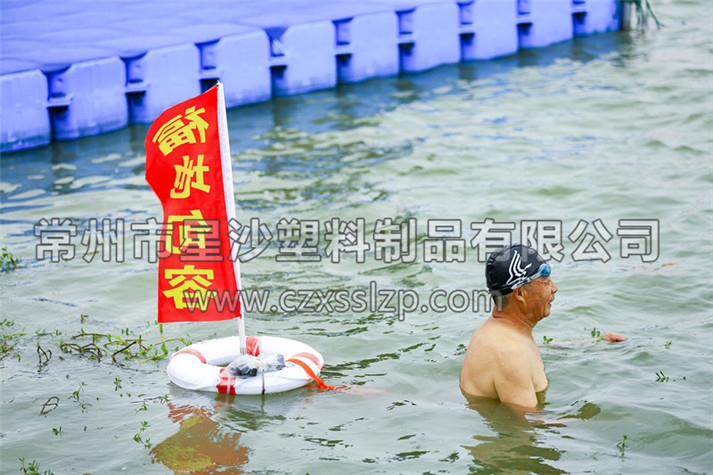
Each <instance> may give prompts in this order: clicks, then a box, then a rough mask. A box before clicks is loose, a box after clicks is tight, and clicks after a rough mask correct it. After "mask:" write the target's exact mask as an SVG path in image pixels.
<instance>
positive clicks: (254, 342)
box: [245, 336, 260, 356]
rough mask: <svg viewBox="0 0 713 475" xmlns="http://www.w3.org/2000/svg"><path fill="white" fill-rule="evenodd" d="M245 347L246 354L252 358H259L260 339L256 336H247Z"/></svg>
mask: <svg viewBox="0 0 713 475" xmlns="http://www.w3.org/2000/svg"><path fill="white" fill-rule="evenodd" d="M245 346H247V350H248V354H249V355H253V356H260V339H259V338H258V337H256V336H249V337H247V338H246V339H245Z"/></svg>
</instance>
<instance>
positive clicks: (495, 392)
mask: <svg viewBox="0 0 713 475" xmlns="http://www.w3.org/2000/svg"><path fill="white" fill-rule="evenodd" d="M546 388H547V376H545V366H544V364H543V363H542V358H541V357H540V351H539V350H538V348H537V345H536V344H535V341H534V339H533V338H532V334H531V333H530V334H526V333H525V332H523V331H521V330H519V329H518V328H516V327H515V326H514V325H512V324H511V323H510V321H509V320H506V319H501V318H494V317H492V316H491V317H489V318H488V319H487V320H485V321H484V322H483V323H482V324H481V325H480V326H479V327H478V330H477V331H476V332H475V334H474V335H473V338H472V339H471V340H470V344H469V345H468V350H467V351H466V354H465V360H464V362H463V370H462V371H461V390H462V391H463V392H464V393H465V394H466V395H467V396H480V397H487V398H495V399H500V400H501V401H502V402H507V403H511V404H517V405H519V406H524V407H535V406H537V395H536V393H538V392H541V391H544V390H545V389H546Z"/></svg>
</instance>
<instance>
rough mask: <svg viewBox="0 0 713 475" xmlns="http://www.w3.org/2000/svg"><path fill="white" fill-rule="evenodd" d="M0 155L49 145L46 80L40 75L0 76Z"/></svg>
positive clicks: (33, 72)
mask: <svg viewBox="0 0 713 475" xmlns="http://www.w3.org/2000/svg"><path fill="white" fill-rule="evenodd" d="M0 110H2V119H1V120H0V152H9V151H12V150H21V149H24V148H30V147H39V146H40V145H46V144H48V143H50V140H51V136H52V134H51V131H50V118H49V113H48V112H47V78H46V77H45V75H44V74H42V72H41V71H39V70H37V69H35V70H33V71H24V72H19V73H13V74H5V75H3V76H0Z"/></svg>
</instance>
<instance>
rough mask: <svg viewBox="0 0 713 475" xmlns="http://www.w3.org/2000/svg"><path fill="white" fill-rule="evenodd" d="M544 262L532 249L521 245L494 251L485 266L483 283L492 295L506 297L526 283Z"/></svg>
mask: <svg viewBox="0 0 713 475" xmlns="http://www.w3.org/2000/svg"><path fill="white" fill-rule="evenodd" d="M544 263H545V261H544V259H542V257H540V255H539V254H537V251H535V250H534V249H532V248H530V247H527V246H524V245H522V244H513V245H511V246H505V247H501V248H500V249H496V250H495V251H493V253H492V254H490V257H488V261H487V262H486V264H485V281H486V282H487V284H488V290H489V291H490V293H491V294H492V295H496V296H500V295H507V294H509V293H510V292H512V291H513V288H515V287H519V286H520V285H523V284H524V283H526V282H528V279H527V278H528V277H530V276H533V275H535V274H537V273H538V272H539V269H540V266H541V265H542V264H544Z"/></svg>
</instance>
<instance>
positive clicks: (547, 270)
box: [510, 262, 552, 290]
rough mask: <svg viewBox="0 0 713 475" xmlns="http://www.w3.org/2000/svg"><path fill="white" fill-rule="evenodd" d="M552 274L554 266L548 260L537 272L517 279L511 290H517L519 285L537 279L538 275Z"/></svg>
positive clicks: (547, 275) (546, 275)
mask: <svg viewBox="0 0 713 475" xmlns="http://www.w3.org/2000/svg"><path fill="white" fill-rule="evenodd" d="M550 274H552V267H550V265H549V264H548V263H546V262H543V263H542V265H541V266H540V268H539V269H537V272H535V273H534V274H532V275H529V276H527V277H523V278H521V279H518V280H516V281H515V282H513V283H512V285H511V286H510V289H511V290H515V289H516V288H518V287H521V286H523V285H525V284H528V283H530V282H532V281H533V280H535V279H537V278H538V277H549V276H550Z"/></svg>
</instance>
